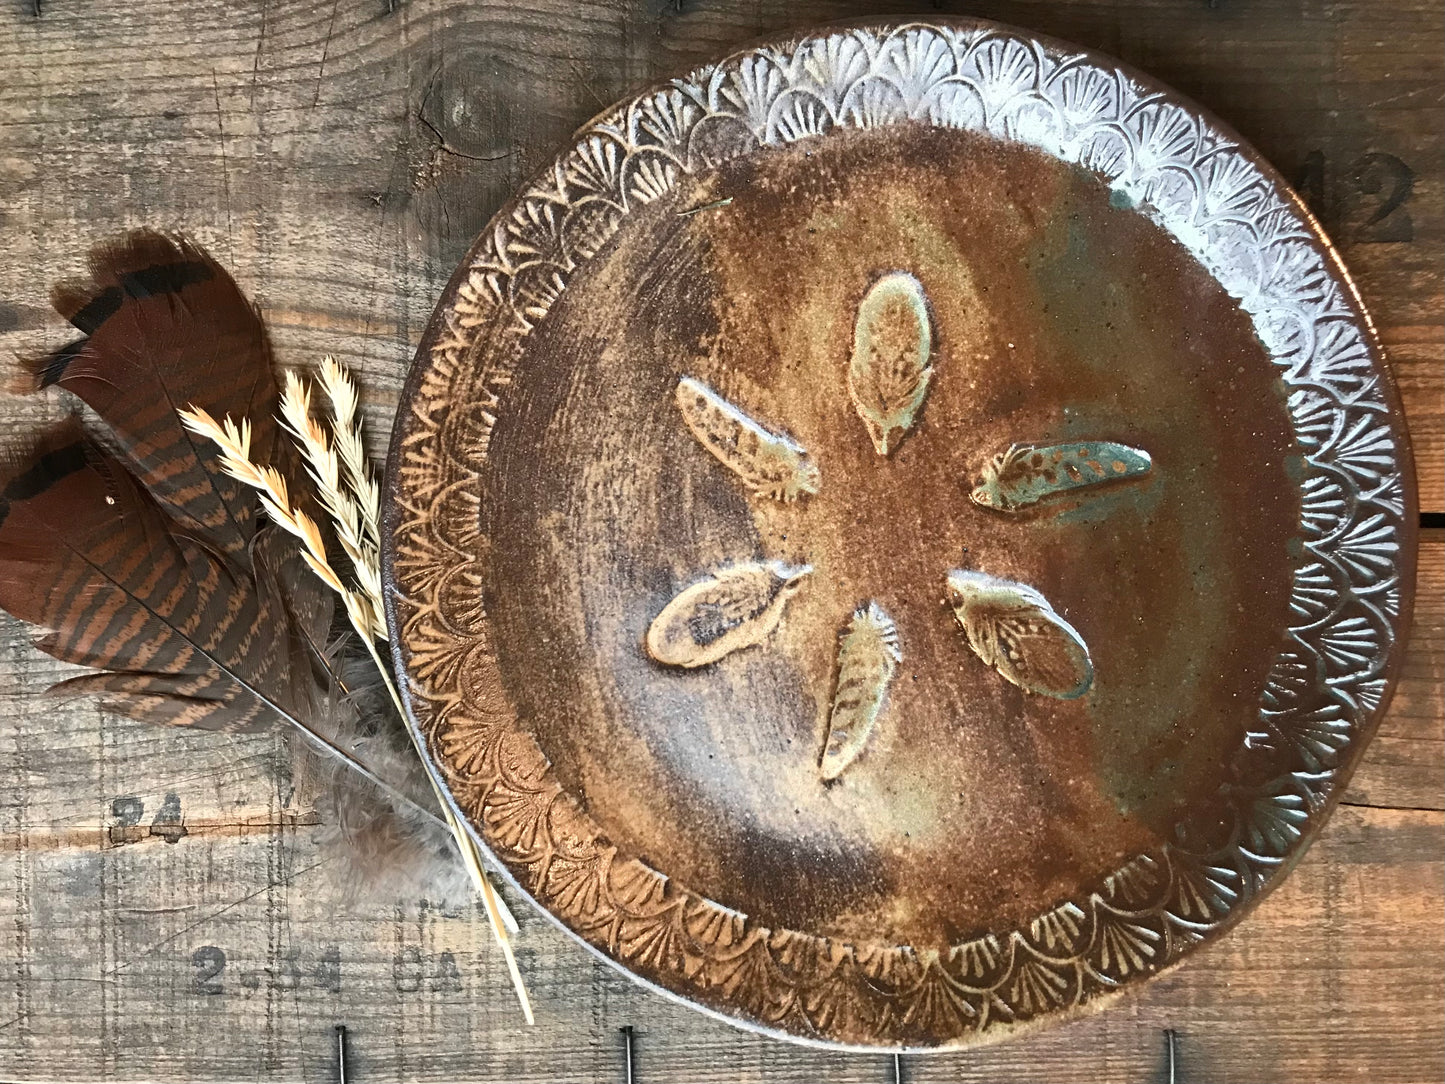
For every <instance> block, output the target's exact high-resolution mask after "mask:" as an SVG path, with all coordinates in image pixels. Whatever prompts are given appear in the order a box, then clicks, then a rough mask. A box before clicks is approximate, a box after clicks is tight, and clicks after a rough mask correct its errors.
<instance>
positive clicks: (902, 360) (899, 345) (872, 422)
mask: <svg viewBox="0 0 1445 1084" xmlns="http://www.w3.org/2000/svg"><path fill="white" fill-rule="evenodd" d="M932 353H933V332H932V329H931V325H930V324H929V321H928V302H927V300H926V299H925V298H924V295H923V286H922V285H921V284H920V283H919V281H918V280H917V279H916V278H914V277H913V276H912V275H910V274H908V273H907V272H906V271H895V272H892V273H891V274H887V275H884V276H883V277H882V278H881V279H879V280H878V281H877V282H875V283H874V284H873V286H872V288H870V289H869V291H868V293H867V294H866V295H864V297H863V303H862V304H861V305H859V306H858V318H857V321H856V322H855V323H854V325H853V359H852V361H851V362H850V363H849V365H848V395H849V396H850V397H851V398H852V400H853V407H854V409H855V410H857V411H858V417H860V418H862V419H863V424H864V426H865V427H867V429H868V436H869V438H870V439H871V440H872V441H873V448H874V450H875V451H877V453H878V454H879V455H887V454H888V453H889V451H890V450H892V449H893V448H895V447H897V445H898V442H899V441H900V440H902V439H903V437H904V435H905V434H907V432H908V431H909V430H910V429H911V428H912V427H913V423H914V421H915V419H916V418H917V416H918V411H919V409H920V408H921V407H922V406H923V400H924V397H925V396H926V395H927V394H928V383H929V381H930V380H932V378H933V366H932Z"/></svg>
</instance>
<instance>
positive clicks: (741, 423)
mask: <svg viewBox="0 0 1445 1084" xmlns="http://www.w3.org/2000/svg"><path fill="white" fill-rule="evenodd" d="M675 401H676V403H677V409H678V410H679V411H681V413H682V420H683V421H684V422H685V423H686V424H687V428H688V430H689V431H690V432H691V433H692V435H693V436H694V437H696V438H697V442H698V443H699V444H701V445H702V446H703V447H704V448H706V449H707V450H708V451H709V452H711V453H712V454H713V456H715V457H716V458H717V460H718V462H720V463H722V464H723V466H725V467H727V468H728V469H729V470H731V471H732V472H733V473H734V474H736V475H737V476H738V477H739V478H741V479H742V482H743V485H745V486H747V487H748V488H749V489H751V490H753V491H754V492H757V493H762V494H765V495H766V496H769V497H771V498H773V499H774V500H778V501H794V500H797V499H798V497H800V496H801V495H802V494H804V493H817V492H818V467H817V464H815V463H814V462H813V461H812V460H811V459H809V458H808V453H807V452H806V451H805V450H804V449H803V448H802V447H801V446H799V445H798V444H796V443H794V442H793V441H791V440H789V439H788V438H787V437H785V436H783V435H782V434H781V433H774V432H773V431H772V430H770V429H768V428H767V427H766V426H763V425H761V424H759V423H758V422H756V421H754V420H753V419H752V418H750V417H748V415H747V414H745V413H744V412H743V411H742V410H741V409H739V408H738V407H736V406H734V405H733V404H732V403H730V402H728V401H727V400H726V399H724V398H723V397H722V396H721V395H719V394H718V393H717V392H715V391H713V390H712V389H711V388H709V387H708V386H707V385H706V384H704V383H703V382H702V381H700V380H694V379H693V378H692V377H690V376H685V377H683V378H682V379H681V380H679V381H678V382H677V392H676V394H675Z"/></svg>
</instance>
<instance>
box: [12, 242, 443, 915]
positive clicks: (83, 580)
mask: <svg viewBox="0 0 1445 1084" xmlns="http://www.w3.org/2000/svg"><path fill="white" fill-rule="evenodd" d="M90 265H91V273H92V280H91V281H89V282H87V283H83V284H76V283H72V284H66V285H62V286H59V287H57V288H56V290H55V292H54V298H53V300H54V302H55V305H56V308H57V309H58V310H59V311H60V312H61V314H62V315H64V316H65V317H66V318H67V319H68V320H70V322H71V323H72V324H73V325H74V326H75V327H76V328H77V329H78V330H80V331H81V332H82V333H83V337H82V338H79V339H77V340H75V341H73V342H70V343H68V344H67V345H65V346H63V347H61V348H60V349H58V350H56V351H54V352H52V353H50V354H48V355H46V356H44V357H42V358H39V359H37V360H35V361H32V362H27V363H26V368H27V369H28V370H29V372H30V373H31V374H33V376H34V378H35V384H37V385H38V386H39V387H41V388H46V387H57V386H58V387H59V388H62V389H64V390H66V391H68V392H71V393H73V394H74V395H76V396H78V397H79V398H80V399H81V400H82V401H83V402H84V403H85V404H86V406H88V407H89V408H90V411H91V412H93V421H94V422H95V423H98V424H96V429H97V434H96V436H94V437H93V436H91V435H90V434H89V433H88V432H87V430H86V429H85V428H84V427H83V425H82V422H81V420H80V419H79V418H76V417H73V418H71V419H69V420H67V421H64V422H62V423H60V424H59V425H57V426H55V427H54V428H53V429H51V430H50V431H49V432H47V433H46V434H44V435H43V436H42V437H41V438H40V439H39V441H38V442H37V443H36V445H35V447H34V449H33V451H32V452H31V454H29V455H28V456H26V457H24V458H23V459H22V460H20V461H18V462H17V463H16V464H14V466H13V468H12V469H10V470H5V471H0V607H3V608H4V609H6V610H8V611H9V612H10V613H11V614H13V615H15V616H16V617H18V618H20V619H21V620H23V621H27V622H29V623H30V624H32V625H36V626H39V627H40V628H41V629H42V630H44V632H43V635H42V637H41V639H40V640H39V641H38V644H37V646H38V647H39V648H40V649H41V650H42V651H45V652H47V653H48V654H50V655H53V656H54V657H56V658H57V659H61V660H64V661H66V662H71V663H77V664H79V665H81V666H86V667H90V668H91V670H92V671H93V672H91V673H87V674H81V675H80V676H77V677H73V678H70V679H69V680H66V681H62V682H60V683H59V684H58V685H56V686H54V687H53V689H52V691H53V692H55V693H58V694H61V695H83V694H93V695H97V696H99V697H100V698H101V699H102V702H103V703H104V704H105V705H106V706H107V707H109V708H111V709H112V710H115V711H118V712H121V713H123V714H125V715H128V716H131V717H132V718H136V719H140V720H143V721H146V722H152V723H161V724H167V725H174V726H188V727H192V728H195V729H203V730H214V731H226V732H254V731H259V730H265V729H269V728H275V727H280V728H282V732H283V733H287V734H288V735H294V734H295V732H297V731H300V732H303V733H304V734H305V736H306V737H307V738H309V739H310V740H309V741H303V742H291V743H290V747H291V749H292V752H293V761H294V765H293V766H294V767H296V768H298V769H300V770H301V771H302V774H304V775H307V776H310V777H313V778H318V779H322V780H324V782H325V788H324V790H323V793H322V794H321V796H320V799H321V800H320V803H319V804H320V805H321V807H322V810H323V814H328V815H329V817H330V819H332V820H333V821H334V822H335V823H336V825H338V828H336V829H332V830H330V831H329V834H330V835H331V836H332V837H333V838H338V837H339V838H340V839H341V840H342V841H344V842H345V844H346V845H347V846H346V848H345V850H346V851H347V853H348V854H349V856H350V857H351V858H352V859H353V868H352V870H351V871H350V873H349V874H348V881H349V883H350V884H351V885H352V886H353V887H355V886H358V885H361V884H364V883H369V884H371V885H372V886H373V887H376V886H383V887H384V889H385V890H386V891H388V892H391V891H395V890H397V889H398V888H399V887H400V885H399V882H400V881H403V880H407V879H410V882H411V888H412V890H413V891H432V892H436V891H438V890H439V889H442V888H446V889H451V888H456V887H460V886H462V885H464V881H463V880H461V879H459V878H458V877H457V876H456V869H457V866H456V864H455V863H454V862H453V861H451V859H450V857H449V856H450V851H449V849H448V844H447V841H448V839H449V837H448V835H447V833H446V830H445V828H444V827H441V826H440V822H439V821H438V819H437V810H436V804H435V801H434V800H433V798H432V796H431V795H430V793H429V791H428V786H427V782H426V779H425V776H424V775H422V774H421V765H420V763H419V762H418V761H417V760H416V757H415V756H414V755H412V756H411V758H410V763H408V762H407V761H406V759H405V758H404V757H402V756H400V755H398V750H400V749H403V748H405V742H406V738H405V732H404V731H403V730H402V729H401V726H402V723H401V721H400V720H399V719H397V718H396V716H395V714H394V712H393V711H392V710H391V709H390V707H389V705H387V704H385V703H384V702H382V701H380V700H379V699H377V698H375V697H370V698H368V697H364V696H361V697H358V696H357V695H354V693H355V686H357V685H359V684H364V680H359V679H358V677H357V672H358V671H357V664H356V662H355V660H354V659H353V658H351V656H354V655H360V654H364V652H362V651H361V650H360V645H357V644H355V642H354V641H352V643H351V645H350V647H349V648H348V647H347V645H346V644H345V642H344V641H339V640H337V639H336V636H334V635H333V631H332V622H333V611H334V609H335V606H334V602H335V597H334V596H333V595H332V594H331V593H330V591H329V590H328V589H327V588H326V587H324V586H323V585H322V584H321V582H320V581H319V580H318V579H317V578H316V577H315V576H314V575H313V574H312V573H311V572H310V571H309V569H307V568H306V566H305V563H304V562H303V560H302V559H301V556H300V553H299V550H298V548H297V546H296V545H295V543H294V542H293V540H292V539H291V537H290V536H289V535H286V534H285V533H284V532H282V531H281V530H280V529H278V528H277V527H275V526H274V525H272V524H270V523H268V522H266V521H265V520H264V519H263V518H262V516H261V512H260V508H259V506H258V502H257V500H256V497H255V495H254V493H253V492H252V491H251V490H248V489H246V488H245V487H243V486H242V485H241V484H240V483H239V482H237V481H235V480H233V479H232V478H231V477H230V476H229V475H227V474H226V473H225V472H224V471H223V470H222V468H221V464H220V461H219V459H218V457H217V455H216V453H215V451H214V448H213V446H212V445H211V444H210V443H209V442H206V441H202V440H201V439H200V438H198V437H194V436H192V435H191V434H190V433H188V432H187V431H186V430H185V428H184V427H183V426H182V425H181V423H180V421H179V419H178V417H177V415H176V410H177V409H178V408H181V407H186V406H188V405H195V406H198V407H202V408H204V409H205V410H207V411H208V412H209V413H211V414H212V415H213V416H215V417H217V418H220V417H224V416H226V415H228V414H229V415H230V416H232V417H234V418H237V419H239V418H243V417H244V418H247V419H249V420H250V421H251V424H252V427H253V437H252V454H253V456H254V458H256V459H257V460H258V461H260V462H263V463H269V464H272V465H275V466H277V467H278V468H280V469H281V470H282V472H283V473H284V474H285V475H286V476H287V479H288V481H290V482H292V483H293V493H294V494H295V496H296V497H297V498H298V499H300V500H303V501H304V500H305V499H306V497H307V494H308V492H309V485H308V483H307V480H306V478H305V475H304V473H303V472H302V471H300V470H298V469H295V467H294V464H295V459H294V457H293V455H292V454H291V451H290V445H289V442H287V441H285V440H283V434H282V430H281V428H280V426H279V424H278V423H277V422H276V415H277V413H278V408H279V394H278V390H277V384H276V380H275V376H274V374H273V372H272V367H271V351H270V347H269V345H268V343H267V337H266V332H265V328H264V326H263V325H262V323H261V319H260V316H259V315H258V313H257V312H256V310H255V309H254V308H253V307H252V305H251V303H250V302H249V301H248V300H247V299H246V298H245V296H244V295H243V294H242V293H241V291H240V289H239V288H238V287H237V286H236V284H235V282H234V281H233V280H232V279H231V277H230V276H229V275H228V274H227V273H226V272H225V270H224V269H222V268H221V267H220V265H218V264H217V263H216V262H215V261H214V260H213V259H212V258H211V257H210V256H209V255H207V254H206V253H205V252H204V251H202V250H201V249H200V248H199V247H197V246H195V245H194V244H191V243H190V242H187V241H184V240H180V239H173V238H170V237H167V236H164V235H162V234H158V233H153V232H150V231H140V232H136V233H132V234H130V235H128V236H126V237H124V238H121V239H120V240H118V241H115V242H113V243H108V244H104V245H100V246H98V247H97V248H96V249H95V250H94V251H93V252H92V253H91V258H90ZM337 635H340V634H339V633H338V634H337ZM343 674H346V675H347V676H346V678H345V679H343V676H342V675H343ZM318 751H319V754H320V760H321V761H322V762H325V763H328V764H329V765H331V766H332V767H331V768H329V769H327V770H321V771H318V765H317V763H316V759H315V758H316V757H317V756H318ZM399 871H400V872H401V874H402V875H401V876H398V873H399Z"/></svg>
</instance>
